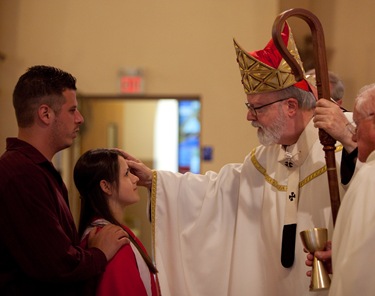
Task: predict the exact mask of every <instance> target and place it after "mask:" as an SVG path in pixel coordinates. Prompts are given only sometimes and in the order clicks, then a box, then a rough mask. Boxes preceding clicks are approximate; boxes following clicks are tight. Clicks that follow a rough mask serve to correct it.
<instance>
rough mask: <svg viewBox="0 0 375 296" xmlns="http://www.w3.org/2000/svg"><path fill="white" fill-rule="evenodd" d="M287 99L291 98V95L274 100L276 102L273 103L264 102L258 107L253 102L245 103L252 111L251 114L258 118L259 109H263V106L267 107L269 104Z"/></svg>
mask: <svg viewBox="0 0 375 296" xmlns="http://www.w3.org/2000/svg"><path fill="white" fill-rule="evenodd" d="M287 99H289V97H287V98H284V99H280V100H277V101H274V102H271V103H267V104H264V105H261V106H258V107H254V105H253V104H250V103H248V102H246V103H245V105H246V107H247V109H248V110H249V111H250V112H251V115H253V116H254V117H255V118H257V117H258V114H257V110H259V109H262V108H264V107H267V106H270V105H272V104H275V103H278V102H282V101H285V100H287Z"/></svg>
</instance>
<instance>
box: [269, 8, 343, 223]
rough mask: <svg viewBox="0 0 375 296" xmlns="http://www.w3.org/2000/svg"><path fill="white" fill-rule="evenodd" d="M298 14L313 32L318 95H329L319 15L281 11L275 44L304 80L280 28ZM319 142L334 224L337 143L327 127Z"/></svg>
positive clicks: (337, 204)
mask: <svg viewBox="0 0 375 296" xmlns="http://www.w3.org/2000/svg"><path fill="white" fill-rule="evenodd" d="M291 16H296V17H298V18H301V19H303V20H304V21H306V22H307V24H308V25H309V27H310V30H311V33H312V41H313V49H314V60H315V70H316V86H317V89H318V97H319V98H325V99H329V98H330V97H331V96H330V91H329V77H328V68H327V58H326V51H325V42H324V32H323V27H322V25H321V23H320V21H319V19H318V18H317V17H316V16H315V15H314V14H313V13H311V12H310V11H308V10H305V9H302V8H293V9H290V10H287V11H285V12H283V13H281V14H280V15H279V16H278V17H277V18H276V20H275V22H274V24H273V27H272V38H273V41H274V43H275V46H276V48H277V49H278V50H279V52H280V54H281V55H282V56H283V58H284V60H285V61H286V62H287V63H288V64H289V66H290V67H291V69H292V71H293V74H294V76H295V77H296V80H297V81H301V80H302V79H303V78H304V75H303V71H302V69H301V67H300V66H299V64H298V63H297V61H296V60H295V59H294V58H293V56H292V55H291V53H290V52H289V50H288V49H287V47H286V46H285V44H284V42H283V40H282V37H281V32H282V29H283V26H284V23H285V21H286V20H287V19H288V18H289V17H291ZM319 139H320V143H321V144H322V145H323V150H324V152H325V159H326V165H327V176H328V186H329V193H330V199H331V209H332V219H333V225H335V222H336V217H337V213H338V210H339V207H340V194H339V187H338V178H337V169H336V162H335V149H336V147H335V143H336V140H335V139H333V138H332V137H331V136H330V135H329V134H328V133H326V132H325V131H324V130H322V129H319Z"/></svg>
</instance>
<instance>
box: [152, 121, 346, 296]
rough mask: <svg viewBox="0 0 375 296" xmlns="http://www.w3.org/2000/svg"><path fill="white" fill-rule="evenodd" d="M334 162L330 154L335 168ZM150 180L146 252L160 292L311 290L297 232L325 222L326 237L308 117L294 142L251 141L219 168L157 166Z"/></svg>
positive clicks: (320, 170) (221, 295)
mask: <svg viewBox="0 0 375 296" xmlns="http://www.w3.org/2000/svg"><path fill="white" fill-rule="evenodd" d="M340 160H341V153H340V152H337V153H336V164H337V168H338V170H339V162H340ZM290 176H291V177H296V176H297V179H298V180H294V181H293V182H291V181H290V180H289V178H290ZM155 179H156V180H155V182H154V183H153V190H152V194H151V205H152V209H151V212H152V218H153V236H154V256H155V260H156V265H157V268H158V270H159V280H160V284H161V290H162V293H163V295H164V296H167V295H171V296H185V295H186V296H228V295H229V296H242V295H255V296H273V295H281V296H284V295H285V296H293V295H295V296H303V295H311V292H309V285H310V278H308V277H307V276H306V271H307V270H309V268H308V267H307V266H305V260H306V253H304V251H303V246H302V243H301V240H300V236H299V232H300V231H302V230H306V229H310V228H313V227H325V228H328V233H329V235H331V234H332V213H331V208H330V198H329V190H328V178H327V174H326V166H325V158H324V151H323V150H322V145H321V144H320V142H319V139H318V130H317V129H315V128H314V127H313V123H312V122H310V123H309V125H308V126H307V127H306V129H305V131H304V132H303V133H302V134H301V136H300V138H299V140H298V142H297V143H296V144H294V145H292V146H289V147H286V148H284V147H281V146H280V145H271V146H267V147H265V146H259V147H258V148H256V149H254V151H252V152H251V153H250V154H249V155H248V156H247V157H246V158H245V160H244V162H243V163H242V164H228V165H225V166H224V167H223V168H222V169H221V170H220V171H219V173H214V172H211V171H210V172H207V173H206V174H204V175H194V174H190V173H186V174H183V175H182V174H175V173H170V172H164V171H158V172H157V175H155ZM290 184H292V185H290ZM288 186H289V187H290V186H293V190H292V191H291V188H289V190H288ZM292 193H293V194H294V195H295V196H296V197H298V199H295V198H293V196H294V195H293V194H292ZM293 201H297V203H295V204H294V205H293V204H292V205H291V206H290V205H288V202H293ZM293 208H295V210H293ZM286 213H291V216H290V215H287V216H286ZM290 221H291V222H292V223H296V242H295V248H294V261H293V262H292V265H291V267H288V268H286V267H284V266H283V265H282V264H281V245H282V234H283V227H284V225H285V224H288V223H289V222H290ZM292 247H293V246H292ZM292 252H293V249H292ZM327 294H328V292H327V291H323V292H315V293H314V296H319V295H327Z"/></svg>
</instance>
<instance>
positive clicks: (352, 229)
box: [329, 152, 375, 296]
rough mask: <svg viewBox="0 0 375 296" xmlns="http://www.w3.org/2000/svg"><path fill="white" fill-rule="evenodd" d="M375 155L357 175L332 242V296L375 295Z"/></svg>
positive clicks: (340, 215) (342, 209) (346, 197)
mask: <svg viewBox="0 0 375 296" xmlns="http://www.w3.org/2000/svg"><path fill="white" fill-rule="evenodd" d="M374 193H375V152H372V153H371V154H370V155H369V157H368V158H367V160H366V163H365V164H363V165H362V167H361V168H360V169H359V170H358V172H357V173H356V174H355V175H354V177H353V180H352V181H351V184H350V186H349V189H348V191H347V193H346V194H345V197H344V199H343V202H342V204H341V207H340V210H339V214H338V215H337V220H336V227H335V231H334V235H333V239H332V263H333V278H332V284H331V289H330V294H329V295H332V296H346V295H361V296H370V295H371V296H372V295H375V278H374V275H373V274H372V270H373V269H374V266H375V257H374V247H375V198H374V197H375V196H374Z"/></svg>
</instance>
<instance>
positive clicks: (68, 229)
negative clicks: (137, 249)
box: [0, 66, 129, 295]
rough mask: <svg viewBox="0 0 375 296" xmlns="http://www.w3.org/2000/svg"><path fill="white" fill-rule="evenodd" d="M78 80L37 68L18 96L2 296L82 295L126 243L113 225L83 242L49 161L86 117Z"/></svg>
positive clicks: (0, 181)
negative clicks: (79, 102)
mask: <svg viewBox="0 0 375 296" xmlns="http://www.w3.org/2000/svg"><path fill="white" fill-rule="evenodd" d="M75 82H76V80H75V78H74V77H73V76H72V75H70V74H69V73H66V72H64V71H62V70H59V69H56V68H53V67H48V66H34V67H31V68H29V69H28V71H27V72H26V73H25V74H23V75H22V76H21V77H20V79H19V80H18V83H17V85H16V87H15V89H14V92H13V106H14V108H15V113H16V117H17V124H18V137H17V138H8V139H7V147H6V152H5V153H4V154H3V155H2V156H1V158H0V295H84V294H88V293H86V292H87V291H88V290H91V289H90V288H91V287H90V282H92V280H93V279H95V277H96V276H98V275H99V274H100V273H101V272H102V271H103V270H104V269H105V266H106V264H107V261H109V260H110V259H111V258H112V257H113V256H114V254H115V253H116V252H117V251H118V250H119V248H121V247H122V246H123V245H124V244H126V243H128V242H129V240H128V238H127V237H126V235H125V232H124V230H123V229H122V228H120V227H118V226H115V225H108V227H105V228H104V229H103V230H102V231H99V232H98V233H96V231H93V232H91V233H90V238H89V246H90V248H89V249H88V250H83V249H82V248H80V247H79V240H80V239H79V237H78V233H77V230H76V226H75V224H74V220H73V217H72V215H71V212H70V209H69V204H68V193H67V189H66V187H65V184H64V182H63V180H62V179H61V176H60V175H59V173H58V172H57V171H56V169H55V168H54V166H53V164H52V162H51V160H52V157H53V156H54V155H55V154H56V153H57V152H58V151H60V150H63V149H65V148H67V147H69V146H71V145H72V143H73V140H74V138H75V137H76V135H77V133H78V131H79V126H80V125H81V124H82V123H83V117H82V115H81V113H80V112H79V111H78V109H77V99H76V85H75Z"/></svg>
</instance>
